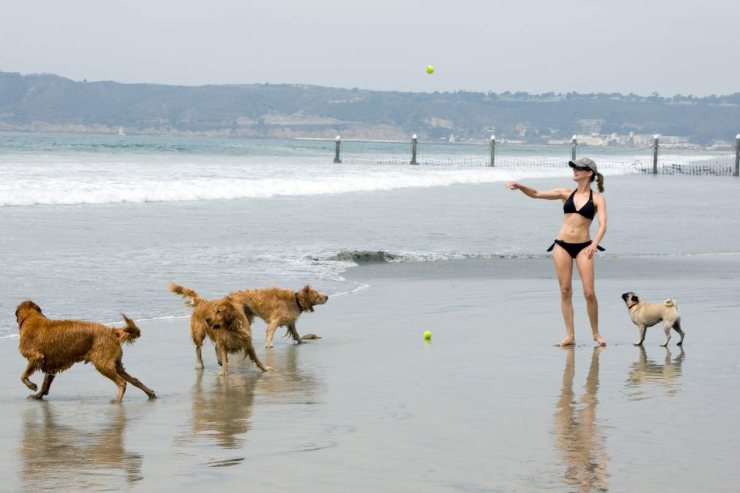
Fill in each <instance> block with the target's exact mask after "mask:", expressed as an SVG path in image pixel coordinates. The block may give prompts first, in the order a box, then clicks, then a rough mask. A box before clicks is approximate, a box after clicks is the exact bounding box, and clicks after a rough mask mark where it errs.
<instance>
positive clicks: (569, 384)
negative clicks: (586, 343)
mask: <svg viewBox="0 0 740 493" xmlns="http://www.w3.org/2000/svg"><path fill="white" fill-rule="evenodd" d="M603 349H604V348H603V347H596V348H594V351H593V353H592V354H591V366H590V368H589V371H588V376H587V377H586V385H585V386H584V388H583V389H584V390H583V395H581V398H580V399H579V400H576V393H575V391H574V390H573V380H574V377H575V349H574V348H573V347H569V348H564V349H563V350H564V351H565V354H566V359H565V369H564V370H563V387H562V389H561V391H560V399H559V400H558V403H557V406H556V407H557V409H558V410H557V412H556V413H555V435H556V438H557V445H558V448H559V449H560V452H561V454H562V456H563V458H564V460H565V465H566V469H565V475H564V478H565V483H566V484H567V485H569V486H571V487H573V488H574V489H573V491H592V490H599V491H606V490H607V489H608V484H607V479H608V474H607V470H606V466H607V463H608V462H609V457H608V456H607V455H606V451H605V449H604V436H603V435H602V434H601V433H600V432H599V429H598V428H597V423H596V406H597V404H598V402H599V400H598V397H597V392H598V390H599V354H600V353H601V351H602V350H603Z"/></svg>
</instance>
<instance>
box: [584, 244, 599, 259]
mask: <svg viewBox="0 0 740 493" xmlns="http://www.w3.org/2000/svg"><path fill="white" fill-rule="evenodd" d="M597 246H598V245H597V244H596V243H591V244H590V245H589V246H587V247H586V248H585V250H586V256H587V257H588V258H589V259H592V258H594V255H595V254H596V247H597Z"/></svg>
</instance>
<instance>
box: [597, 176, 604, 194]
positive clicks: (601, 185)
mask: <svg viewBox="0 0 740 493" xmlns="http://www.w3.org/2000/svg"><path fill="white" fill-rule="evenodd" d="M596 185H597V186H598V188H599V193H604V175H602V174H601V173H596Z"/></svg>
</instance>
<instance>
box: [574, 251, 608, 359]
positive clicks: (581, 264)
mask: <svg viewBox="0 0 740 493" xmlns="http://www.w3.org/2000/svg"><path fill="white" fill-rule="evenodd" d="M595 260H596V257H591V258H588V254H586V251H585V250H581V253H579V254H578V256H577V257H576V265H577V266H578V274H579V275H580V276H581V282H583V296H584V297H585V298H586V311H587V312H588V321H589V322H590V323H591V332H592V333H593V336H594V341H596V342H598V343H599V344H600V345H602V346H606V340H605V339H604V338H603V337H601V334H599V300H597V299H596V290H595V288H594V261H595Z"/></svg>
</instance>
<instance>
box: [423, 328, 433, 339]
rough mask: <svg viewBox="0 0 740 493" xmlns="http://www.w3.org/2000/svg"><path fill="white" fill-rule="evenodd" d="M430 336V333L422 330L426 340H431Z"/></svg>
mask: <svg viewBox="0 0 740 493" xmlns="http://www.w3.org/2000/svg"><path fill="white" fill-rule="evenodd" d="M431 338H432V333H431V332H429V331H428V330H427V331H425V332H424V339H426V340H427V341H428V340H431Z"/></svg>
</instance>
